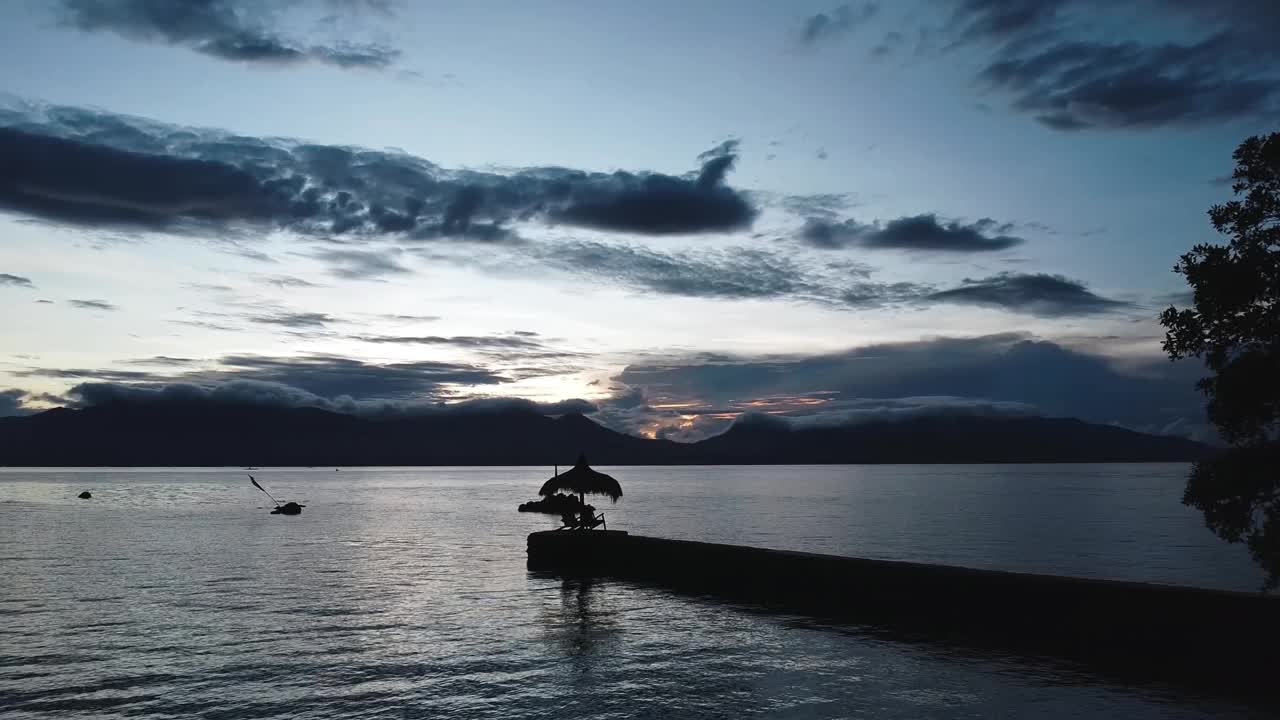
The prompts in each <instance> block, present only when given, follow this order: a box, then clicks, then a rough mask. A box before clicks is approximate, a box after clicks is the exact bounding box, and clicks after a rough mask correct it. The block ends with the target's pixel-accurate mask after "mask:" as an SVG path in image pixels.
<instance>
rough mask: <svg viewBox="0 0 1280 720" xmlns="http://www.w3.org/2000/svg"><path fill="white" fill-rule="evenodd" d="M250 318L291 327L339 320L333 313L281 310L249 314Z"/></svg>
mask: <svg viewBox="0 0 1280 720" xmlns="http://www.w3.org/2000/svg"><path fill="white" fill-rule="evenodd" d="M248 319H249V321H250V322H255V323H258V324H259V325H280V326H283V327H290V328H320V327H324V326H326V325H328V324H329V323H332V322H337V318H335V317H333V316H332V315H329V314H327V313H318V312H287V311H280V312H273V313H271V314H266V315H249V316H248Z"/></svg>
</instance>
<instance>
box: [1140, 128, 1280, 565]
mask: <svg viewBox="0 0 1280 720" xmlns="http://www.w3.org/2000/svg"><path fill="white" fill-rule="evenodd" d="M1234 158H1235V161H1236V170H1235V173H1234V174H1233V175H1232V179H1233V180H1234V181H1235V182H1234V184H1233V185H1232V189H1233V190H1234V191H1235V195H1236V199H1235V200H1232V201H1230V202H1228V203H1226V204H1224V205H1215V206H1214V207H1212V208H1210V210H1209V218H1210V220H1211V221H1212V222H1213V226H1214V228H1216V229H1217V230H1218V232H1220V233H1222V234H1223V235H1226V236H1228V237H1229V238H1230V241H1229V242H1228V243H1227V244H1226V245H1212V244H1201V245H1196V246H1195V247H1193V248H1192V249H1191V252H1188V253H1187V254H1185V255H1183V256H1182V258H1181V259H1180V260H1179V262H1178V264H1177V266H1175V267H1174V272H1176V273H1178V274H1180V275H1182V276H1183V277H1185V278H1186V280H1187V283H1188V284H1189V285H1190V286H1191V287H1192V288H1193V289H1194V291H1195V307H1194V309H1181V310H1180V309H1177V308H1173V307H1170V308H1169V309H1167V310H1165V311H1164V312H1163V313H1162V314H1161V315H1160V323H1161V324H1162V325H1164V327H1165V329H1166V333H1165V340H1164V349H1165V352H1167V353H1168V354H1169V357H1170V358H1172V359H1175V360H1177V359H1181V358H1186V357H1200V358H1203V359H1204V361H1205V364H1206V365H1207V366H1208V368H1209V370H1211V371H1212V372H1213V375H1212V376H1211V377H1207V378H1204V379H1203V380H1201V381H1200V382H1199V383H1198V387H1199V388H1200V390H1202V391H1203V392H1204V394H1205V396H1206V397H1207V399H1208V411H1209V419H1210V420H1211V421H1212V422H1213V424H1214V425H1215V426H1216V427H1217V428H1218V431H1219V432H1220V433H1221V434H1222V437H1223V438H1224V439H1225V440H1226V441H1227V442H1228V443H1230V445H1231V447H1230V448H1229V449H1228V450H1226V451H1224V452H1222V453H1220V454H1219V455H1217V456H1215V457H1213V458H1211V459H1208V460H1205V461H1202V462H1199V463H1196V465H1195V467H1194V468H1193V469H1192V471H1191V476H1190V478H1189V479H1188V481H1187V488H1186V493H1185V494H1184V495H1183V502H1184V503H1185V504H1187V505H1190V506H1193V507H1196V508H1199V509H1200V510H1201V511H1202V512H1203V513H1204V518H1205V523H1206V524H1207V525H1208V526H1209V528H1210V529H1212V530H1213V531H1214V532H1215V533H1217V534H1218V536H1219V537H1221V538H1223V539H1225V540H1227V541H1228V542H1241V541H1244V542H1245V543H1246V544H1247V545H1248V548H1249V552H1250V554H1251V555H1252V556H1253V559H1254V561H1255V562H1257V563H1258V564H1259V565H1261V566H1262V568H1263V570H1264V571H1266V573H1267V579H1266V584H1265V589H1274V588H1276V587H1277V586H1280V133H1273V134H1271V135H1269V136H1266V137H1252V138H1249V139H1248V140H1245V141H1244V142H1243V143H1241V144H1240V147H1238V148H1237V149H1236V151H1235V154H1234Z"/></svg>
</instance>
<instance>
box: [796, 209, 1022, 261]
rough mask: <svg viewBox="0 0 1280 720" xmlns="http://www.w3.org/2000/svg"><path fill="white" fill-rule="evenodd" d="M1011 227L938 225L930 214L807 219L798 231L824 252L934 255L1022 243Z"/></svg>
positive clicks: (985, 221)
mask: <svg viewBox="0 0 1280 720" xmlns="http://www.w3.org/2000/svg"><path fill="white" fill-rule="evenodd" d="M1012 231H1013V225H1012V224H1009V223H1003V224H1002V223H997V222H996V221H995V220H992V219H990V218H983V219H981V220H979V221H977V222H974V223H970V224H967V225H966V224H962V223H959V222H954V221H953V222H939V220H938V217H937V216H936V215H933V214H926V215H916V216H914V217H902V218H898V219H896V220H890V221H889V222H887V223H883V224H881V223H875V224H872V225H864V224H862V223H859V222H857V221H856V220H845V221H843V222H832V221H830V220H826V219H822V218H810V219H809V220H807V221H806V222H805V225H804V228H803V229H802V230H801V231H800V239H801V240H802V241H804V242H805V243H806V244H808V245H810V246H812V247H816V248H822V249H826V250H833V249H840V248H845V247H849V246H851V245H858V246H860V247H865V248H872V249H898V250H927V251H937V252H965V253H969V252H993V251H998V250H1007V249H1009V248H1011V247H1014V246H1016V245H1020V244H1022V243H1023V242H1025V241H1024V240H1023V239H1022V238H1020V237H1016V236H1014V235H1011V234H1010V233H1011V232H1012Z"/></svg>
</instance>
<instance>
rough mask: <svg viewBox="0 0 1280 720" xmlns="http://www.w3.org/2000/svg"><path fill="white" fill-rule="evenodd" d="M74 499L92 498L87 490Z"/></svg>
mask: <svg viewBox="0 0 1280 720" xmlns="http://www.w3.org/2000/svg"><path fill="white" fill-rule="evenodd" d="M76 497H78V498H80V499H81V500H88V499H89V498H91V497H93V493H91V492H89V491H88V490H85V491H84V492H82V493H80V494H79V495H77V496H76Z"/></svg>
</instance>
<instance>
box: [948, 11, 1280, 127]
mask: <svg viewBox="0 0 1280 720" xmlns="http://www.w3.org/2000/svg"><path fill="white" fill-rule="evenodd" d="M954 4H955V8H956V9H955V15H954V17H953V18H952V29H953V30H954V32H955V33H956V36H957V39H956V40H955V43H954V46H953V47H980V48H983V49H989V50H990V51H991V52H992V55H991V56H990V57H989V59H988V60H987V61H986V62H985V64H984V65H983V67H982V69H981V71H980V72H979V75H978V77H979V80H980V81H981V82H982V83H984V84H985V85H986V86H987V87H988V88H989V89H991V90H995V91H998V92H1003V93H1006V94H1008V95H1010V96H1011V97H1012V100H1013V103H1012V106H1013V108H1014V109H1015V110H1017V111H1019V112H1023V113H1027V114H1030V115H1032V116H1034V117H1035V118H1036V119H1037V120H1039V121H1040V122H1041V123H1043V124H1044V125H1046V126H1048V127H1051V128H1054V129H1056V130H1063V131H1081V130H1097V129H1124V128H1154V127H1166V126H1177V127H1191V126H1199V125H1206V124H1212V123H1223V122H1230V121H1233V120H1237V119H1243V118H1259V117H1266V116H1269V115H1271V114H1273V113H1275V112H1276V111H1277V110H1280V45H1278V44H1277V43H1276V42H1275V33H1276V30H1277V28H1280V5H1277V4H1276V3H1272V2H1265V1H1260V0H1140V1H1139V2H1138V3H1136V7H1135V6H1133V5H1128V4H1123V3H1121V4H1116V3H1108V2H1103V0H955V3H954ZM1135 12H1137V13H1141V14H1142V15H1143V16H1145V17H1147V18H1152V19H1154V20H1157V21H1156V22H1151V23H1146V24H1144V25H1143V29H1142V32H1141V33H1139V32H1137V31H1136V30H1135V29H1134V28H1136V27H1137V24H1135V23H1133V22H1132V17H1133V14H1134V13H1135Z"/></svg>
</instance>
